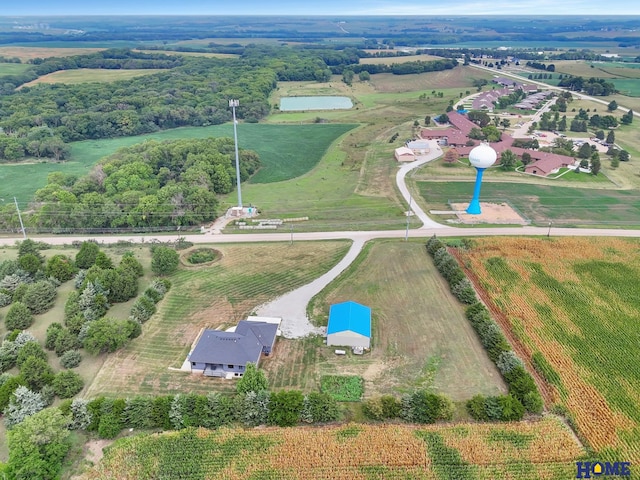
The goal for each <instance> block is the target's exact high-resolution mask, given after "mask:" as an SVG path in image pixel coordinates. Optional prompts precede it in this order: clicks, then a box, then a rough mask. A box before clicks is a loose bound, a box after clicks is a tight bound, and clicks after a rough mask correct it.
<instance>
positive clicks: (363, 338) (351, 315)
mask: <svg viewBox="0 0 640 480" xmlns="http://www.w3.org/2000/svg"><path fill="white" fill-rule="evenodd" d="M327 345H329V346H330V345H336V346H342V347H361V348H370V346H371V308H369V307H367V306H365V305H360V304H359V303H356V302H352V301H349V302H343V303H336V304H335V305H331V308H330V309H329V324H328V326H327Z"/></svg>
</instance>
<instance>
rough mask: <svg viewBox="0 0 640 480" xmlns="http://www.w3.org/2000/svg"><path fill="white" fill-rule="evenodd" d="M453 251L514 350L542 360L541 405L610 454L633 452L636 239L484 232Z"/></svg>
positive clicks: (637, 361)
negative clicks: (555, 407)
mask: <svg viewBox="0 0 640 480" xmlns="http://www.w3.org/2000/svg"><path fill="white" fill-rule="evenodd" d="M458 258H459V259H460V260H461V261H462V262H463V264H464V265H466V266H468V268H469V270H470V272H471V276H472V277H473V278H474V279H475V282H476V286H477V287H479V288H480V290H481V292H480V294H481V297H482V298H483V300H484V301H485V302H486V303H487V304H488V306H489V307H490V309H491V310H492V313H493V314H494V317H496V320H497V321H498V322H499V323H500V324H501V325H502V327H503V328H506V329H507V331H508V332H509V336H510V338H511V339H512V340H513V341H514V342H515V343H516V345H514V348H515V350H516V351H518V353H519V354H520V355H522V356H523V357H524V359H525V361H526V362H528V363H529V365H530V366H531V364H530V360H531V357H532V356H533V355H534V354H535V355H538V358H540V356H542V357H544V360H546V362H543V363H544V365H545V369H546V371H544V372H542V374H541V375H540V377H539V378H538V380H539V381H541V382H544V381H543V379H544V378H546V379H547V382H544V383H546V385H545V386H546V387H547V388H543V391H545V392H546V395H545V396H546V400H547V403H548V405H547V406H548V407H550V406H551V404H559V405H561V406H563V407H564V408H566V409H568V411H569V412H570V415H571V416H572V417H573V419H574V420H575V423H576V426H577V430H578V433H579V434H580V435H581V436H582V437H583V438H584V439H585V440H586V442H587V443H588V444H589V445H590V446H591V447H592V448H593V449H594V450H596V451H597V452H601V453H603V454H604V452H605V451H606V452H610V453H609V455H608V459H610V460H612V461H618V460H619V461H631V462H633V463H637V462H639V461H640V409H639V408H638V405H640V345H639V344H638V338H639V335H640V323H638V318H640V295H639V294H638V293H639V292H640V291H639V290H638V284H639V283H640V243H639V242H638V241H637V240H633V239H615V238H593V239H591V238H562V239H551V240H549V239H529V238H500V239H492V238H486V239H478V240H476V241H475V246H474V247H473V248H472V249H471V250H469V251H465V252H462V251H461V252H458ZM547 366H549V367H548V368H547ZM550 369H551V370H550ZM530 370H533V369H530ZM550 379H551V380H550ZM614 457H615V458H614Z"/></svg>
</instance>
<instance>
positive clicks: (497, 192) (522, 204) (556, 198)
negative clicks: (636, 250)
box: [417, 173, 640, 226]
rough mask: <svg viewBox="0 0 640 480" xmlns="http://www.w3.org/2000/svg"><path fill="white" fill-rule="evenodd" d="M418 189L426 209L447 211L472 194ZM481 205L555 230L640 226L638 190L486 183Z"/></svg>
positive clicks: (431, 186) (461, 186) (425, 185)
mask: <svg viewBox="0 0 640 480" xmlns="http://www.w3.org/2000/svg"><path fill="white" fill-rule="evenodd" d="M569 175H571V173H569ZM579 175H582V174H579ZM417 185H418V188H419V191H420V194H421V196H422V198H424V201H425V203H426V206H427V208H428V209H435V210H443V209H448V208H449V207H448V201H449V200H451V201H452V202H465V201H466V202H468V201H469V200H470V199H471V195H472V193H473V183H472V182H417ZM481 201H484V202H498V203H502V202H505V201H506V202H509V203H510V204H511V205H512V206H513V207H515V208H516V209H517V210H518V211H520V213H521V214H523V215H524V216H525V217H526V218H528V219H529V220H531V221H532V222H533V223H534V224H538V225H546V224H547V223H548V222H549V221H552V222H553V224H554V225H556V226H572V225H576V226H582V225H591V226H611V225H621V226H638V225H640V192H639V191H638V190H601V189H590V188H574V187H555V186H549V185H533V184H526V183H504V182H485V183H483V185H482V192H481Z"/></svg>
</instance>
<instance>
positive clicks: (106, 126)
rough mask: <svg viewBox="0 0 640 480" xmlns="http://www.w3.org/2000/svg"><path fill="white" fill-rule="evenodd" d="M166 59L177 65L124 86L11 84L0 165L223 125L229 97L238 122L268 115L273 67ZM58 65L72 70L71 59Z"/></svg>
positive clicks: (1, 98) (3, 98)
mask: <svg viewBox="0 0 640 480" xmlns="http://www.w3.org/2000/svg"><path fill="white" fill-rule="evenodd" d="M105 55H106V54H105ZM130 55H133V56H134V57H138V56H139V54H137V53H136V54H129V53H127V54H126V55H123V56H124V57H125V58H123V59H119V58H115V59H109V58H106V59H102V60H101V57H91V61H92V62H93V61H95V62H100V61H108V60H114V61H117V62H121V61H122V62H127V61H129V57H130ZM111 56H117V55H116V53H113V54H112V55H111ZM155 56H157V57H163V56H162V55H156V54H154V55H153V56H152V57H155ZM166 58H170V59H172V60H170V61H171V62H176V65H177V66H175V67H173V68H170V69H166V71H165V72H160V73H156V74H151V75H146V76H141V77H136V78H134V79H131V80H127V81H116V82H113V83H81V84H76V85H66V84H52V85H47V84H38V85H35V86H33V87H24V88H22V89H20V90H17V91H16V90H14V88H15V85H14V84H11V86H10V88H9V92H5V94H4V95H0V119H1V120H0V128H2V132H1V133H0V161H1V160H5V161H6V160H10V161H14V160H19V159H21V158H23V157H25V156H28V155H30V156H34V157H50V158H55V159H57V160H62V159H64V157H65V155H66V153H67V150H66V147H65V144H66V143H68V142H74V141H78V140H86V139H99V138H113V137H119V136H131V135H140V134H145V133H151V132H155V131H158V130H161V129H168V128H176V127H181V126H204V125H213V124H220V123H224V122H227V121H229V120H230V118H231V112H230V110H229V106H228V100H229V99H230V98H237V99H238V100H240V106H239V107H238V109H237V116H238V118H241V119H245V120H246V121H258V120H259V119H260V118H262V117H263V116H265V115H266V114H267V113H268V112H269V103H268V100H267V98H268V95H269V94H270V92H271V91H272V90H273V89H274V88H275V85H276V81H277V74H276V71H275V69H274V68H267V67H264V68H260V65H256V63H255V62H252V61H251V59H246V60H245V59H216V58H204V57H193V58H183V59H180V60H175V58H174V57H166ZM58 61H60V62H62V64H64V65H66V64H67V62H69V64H71V65H73V64H75V65H77V60H75V57H69V58H68V59H57V60H55V62H58ZM151 61H153V62H156V61H161V60H155V59H152V60H151ZM51 62H54V60H52V61H51ZM55 62H54V63H55ZM73 62H75V63H73ZM46 65H47V69H50V68H59V67H60V66H61V65H60V64H57V63H55V65H58V66H57V67H54V66H53V64H52V63H50V62H49V61H47V62H46ZM38 67H42V65H40V66H38ZM282 68H284V67H282ZM3 80H4V81H5V82H6V81H7V77H3Z"/></svg>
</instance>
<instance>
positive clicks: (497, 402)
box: [426, 235, 543, 421]
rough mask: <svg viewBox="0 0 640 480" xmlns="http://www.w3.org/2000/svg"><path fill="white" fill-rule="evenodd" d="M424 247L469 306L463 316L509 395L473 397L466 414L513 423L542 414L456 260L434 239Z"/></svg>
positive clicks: (534, 391) (531, 385)
mask: <svg viewBox="0 0 640 480" xmlns="http://www.w3.org/2000/svg"><path fill="white" fill-rule="evenodd" d="M426 247H427V252H428V253H429V254H430V255H432V256H433V259H434V263H435V265H436V268H438V271H439V272H440V273H441V274H442V276H443V277H444V278H445V279H446V280H447V281H448V282H449V285H450V286H451V291H452V292H453V293H454V295H456V297H457V298H458V299H459V300H460V301H461V302H463V303H467V304H469V307H467V309H466V312H465V314H466V317H467V319H468V320H469V322H471V325H472V326H473V328H474V330H475V331H476V333H477V334H478V337H479V338H480V342H481V343H482V346H483V347H484V348H485V349H486V351H487V354H488V355H489V358H490V359H491V360H492V361H493V362H494V363H495V364H496V366H497V367H498V370H500V373H501V374H502V377H503V378H504V380H505V382H506V383H507V385H508V387H509V394H508V395H501V396H490V397H485V396H482V395H477V396H475V397H473V398H472V399H471V400H469V402H467V410H468V411H469V414H470V415H471V416H472V417H473V418H475V419H477V420H505V421H513V420H519V419H520V418H522V416H523V415H524V412H525V411H527V412H530V413H540V412H542V408H543V401H542V397H541V396H540V392H539V391H538V388H537V386H536V384H535V381H534V380H533V377H532V376H531V375H530V374H529V372H527V370H526V369H525V367H524V363H523V362H522V360H521V359H520V358H518V356H517V355H516V354H515V352H513V350H512V349H511V345H509V342H508V341H507V339H506V338H505V336H504V335H503V334H502V330H501V329H500V327H499V326H498V324H497V323H495V322H494V321H493V319H492V318H491V315H490V314H489V310H487V307H485V306H484V304H482V303H481V302H479V301H478V299H477V297H476V295H475V292H474V291H473V287H472V286H471V282H470V281H469V280H468V279H467V278H466V276H465V275H464V271H463V270H462V269H461V268H460V266H459V265H458V262H457V261H456V259H455V258H454V257H453V255H451V254H449V252H447V250H446V246H445V245H444V243H442V242H441V241H440V240H439V239H438V238H436V236H435V235H434V236H433V237H431V238H430V239H429V240H428V241H427V245H426ZM466 285H468V286H469V289H470V290H471V292H472V293H473V295H471V294H470V293H469V292H468V291H467V289H466ZM456 292H457V293H456ZM462 292H464V293H462Z"/></svg>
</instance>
